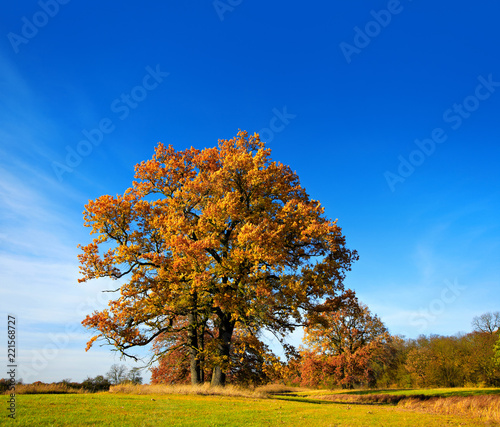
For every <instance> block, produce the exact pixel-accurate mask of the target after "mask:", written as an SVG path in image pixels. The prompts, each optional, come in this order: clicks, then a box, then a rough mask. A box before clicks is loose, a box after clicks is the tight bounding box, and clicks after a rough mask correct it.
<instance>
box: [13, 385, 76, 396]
mask: <svg viewBox="0 0 500 427" xmlns="http://www.w3.org/2000/svg"><path fill="white" fill-rule="evenodd" d="M15 392H16V394H66V393H86V391H85V390H82V389H77V388H72V387H69V386H68V385H67V384H18V385H16V390H15ZM10 393H11V392H10V391H8V390H7V391H6V392H5V393H4V394H10Z"/></svg>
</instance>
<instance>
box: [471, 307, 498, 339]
mask: <svg viewBox="0 0 500 427" xmlns="http://www.w3.org/2000/svg"><path fill="white" fill-rule="evenodd" d="M472 327H473V329H474V330H475V331H477V332H484V333H488V334H493V333H495V332H497V331H498V330H499V328H500V311H495V312H494V313H489V312H488V313H484V314H481V316H476V317H474V319H472Z"/></svg>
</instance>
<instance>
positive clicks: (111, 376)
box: [106, 363, 128, 385]
mask: <svg viewBox="0 0 500 427" xmlns="http://www.w3.org/2000/svg"><path fill="white" fill-rule="evenodd" d="M127 374H128V370H127V367H126V366H124V365H118V364H116V363H115V364H114V365H111V368H109V371H108V373H107V374H106V378H107V379H108V380H109V382H110V383H111V384H115V385H116V384H120V383H122V382H124V381H126V380H127Z"/></svg>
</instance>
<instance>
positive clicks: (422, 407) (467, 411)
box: [398, 395, 500, 424]
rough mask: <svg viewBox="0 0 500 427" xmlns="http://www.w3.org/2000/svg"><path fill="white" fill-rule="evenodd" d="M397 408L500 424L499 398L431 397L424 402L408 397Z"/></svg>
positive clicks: (487, 396)
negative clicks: (459, 416) (460, 416)
mask: <svg viewBox="0 0 500 427" xmlns="http://www.w3.org/2000/svg"><path fill="white" fill-rule="evenodd" d="M398 406H400V407H402V408H405V409H410V410H412V411H421V412H431V413H434V414H444V415H462V416H467V417H473V418H478V419H480V420H482V421H488V422H494V423H497V424H500V396H498V395H485V396H454V397H446V398H442V397H431V398H429V399H426V400H422V399H416V398H413V397H409V398H407V399H403V400H401V401H400V402H399V403H398Z"/></svg>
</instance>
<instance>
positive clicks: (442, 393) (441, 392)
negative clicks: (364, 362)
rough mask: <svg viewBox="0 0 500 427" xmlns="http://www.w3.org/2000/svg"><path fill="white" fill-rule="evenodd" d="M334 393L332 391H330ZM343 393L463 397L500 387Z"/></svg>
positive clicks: (480, 394) (488, 391)
mask: <svg viewBox="0 0 500 427" xmlns="http://www.w3.org/2000/svg"><path fill="white" fill-rule="evenodd" d="M332 394H334V393H332ZM341 394H343V395H359V396H362V395H379V394H388V395H391V396H407V397H417V396H418V397H420V396H429V397H455V396H457V397H465V396H484V395H495V394H500V388H495V389H481V388H478V389H466V390H464V389H460V388H459V389H456V390H450V389H444V390H440V389H428V390H426V389H385V390H353V391H346V392H342V393H341Z"/></svg>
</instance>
